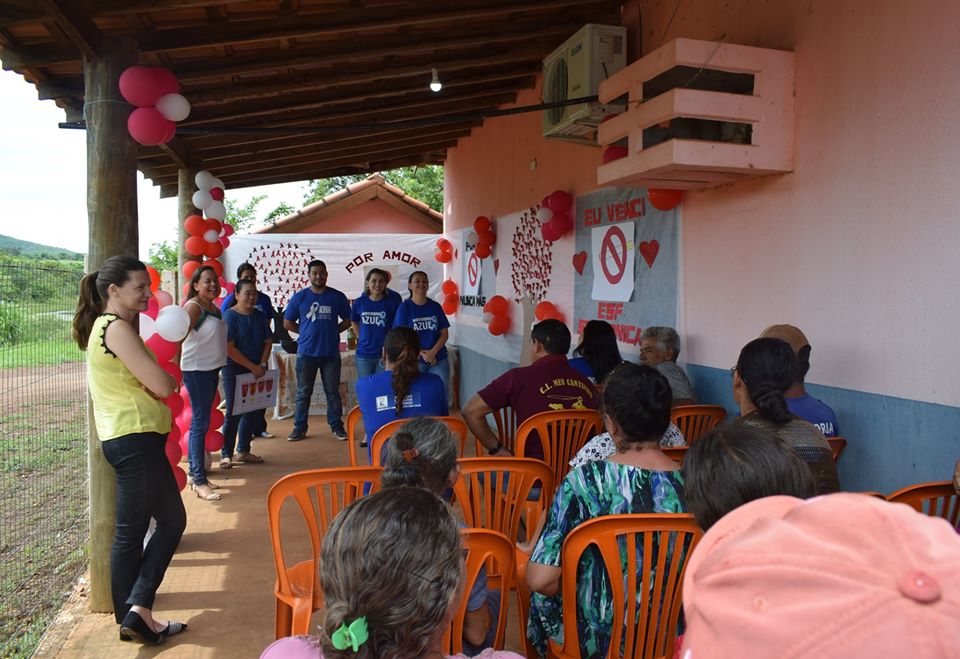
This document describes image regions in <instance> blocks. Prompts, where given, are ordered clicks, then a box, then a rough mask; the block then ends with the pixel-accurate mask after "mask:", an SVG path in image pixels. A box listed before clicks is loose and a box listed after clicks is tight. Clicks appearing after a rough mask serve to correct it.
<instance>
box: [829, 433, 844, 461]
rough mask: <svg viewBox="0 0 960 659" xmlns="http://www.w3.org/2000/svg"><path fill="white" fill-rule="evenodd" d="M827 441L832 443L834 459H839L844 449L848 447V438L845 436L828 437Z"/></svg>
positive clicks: (831, 449) (831, 448)
mask: <svg viewBox="0 0 960 659" xmlns="http://www.w3.org/2000/svg"><path fill="white" fill-rule="evenodd" d="M827 443H828V444H830V451H831V452H832V453H833V461H834V462H836V461H837V459H839V457H840V454H841V453H843V449H845V448H847V440H845V439H844V438H843V437H827Z"/></svg>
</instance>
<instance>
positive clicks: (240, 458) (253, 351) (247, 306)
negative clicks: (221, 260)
mask: <svg viewBox="0 0 960 659" xmlns="http://www.w3.org/2000/svg"><path fill="white" fill-rule="evenodd" d="M234 294H235V298H234V299H235V304H234V306H232V307H230V308H229V309H227V311H226V312H225V313H224V314H223V321H224V323H226V325H227V365H226V366H224V368H223V394H224V399H225V401H226V404H227V410H226V414H225V416H224V421H223V448H222V449H221V451H220V456H221V461H227V462H228V463H230V462H246V463H258V462H263V458H261V457H260V456H259V455H254V454H253V453H251V452H250V440H251V439H252V438H253V433H254V431H255V430H256V424H257V422H258V421H259V418H260V410H254V411H251V412H246V413H244V414H234V413H233V404H234V402H235V398H234V390H235V389H236V385H237V376H238V375H242V374H244V373H253V375H254V377H256V378H262V377H263V376H264V375H265V374H266V372H267V359H268V358H269V357H270V350H271V348H272V347H273V343H272V341H271V336H270V335H271V332H270V325H269V324H268V323H267V319H266V317H265V316H264V315H263V314H262V313H260V312H259V311H257V308H256V305H257V287H256V285H255V284H254V283H253V282H252V281H251V280H249V279H241V280H240V281H238V282H237V287H236V289H235V290H234ZM234 446H236V451H237V452H236V455H234Z"/></svg>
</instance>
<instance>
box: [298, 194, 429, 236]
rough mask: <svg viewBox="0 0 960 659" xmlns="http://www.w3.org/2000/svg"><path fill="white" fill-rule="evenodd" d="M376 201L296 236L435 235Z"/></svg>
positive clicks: (329, 219) (307, 229)
mask: <svg viewBox="0 0 960 659" xmlns="http://www.w3.org/2000/svg"><path fill="white" fill-rule="evenodd" d="M439 232H440V231H439V229H438V230H437V231H436V232H434V231H431V230H430V229H429V228H428V227H427V225H426V224H424V223H422V222H418V221H417V220H415V219H413V218H412V217H410V216H409V215H405V214H403V213H401V212H400V211H398V210H397V209H395V208H394V207H393V206H390V205H389V204H387V203H386V202H383V201H381V200H379V199H371V200H370V201H367V202H364V203H362V204H360V205H359V206H354V207H353V208H351V209H349V210H347V211H344V212H343V213H340V214H338V215H334V216H331V217H328V218H325V219H323V220H321V221H319V222H317V223H316V224H313V225H311V226H309V227H307V228H305V229H303V230H302V231H300V233H439Z"/></svg>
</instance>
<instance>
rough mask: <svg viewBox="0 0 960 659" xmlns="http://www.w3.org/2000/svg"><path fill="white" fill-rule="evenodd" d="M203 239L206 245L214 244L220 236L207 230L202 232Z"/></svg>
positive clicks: (211, 230)
mask: <svg viewBox="0 0 960 659" xmlns="http://www.w3.org/2000/svg"><path fill="white" fill-rule="evenodd" d="M203 239H204V240H206V241H207V242H208V243H215V242H217V241H218V240H220V234H218V233H217V232H216V231H214V230H213V229H207V230H206V231H204V232H203Z"/></svg>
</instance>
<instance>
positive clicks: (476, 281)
mask: <svg viewBox="0 0 960 659" xmlns="http://www.w3.org/2000/svg"><path fill="white" fill-rule="evenodd" d="M463 245H464V247H463V255H464V259H463V286H462V287H461V294H462V295H479V294H480V276H481V275H482V274H483V268H482V267H481V263H480V257H479V256H477V252H476V249H475V247H476V245H471V244H469V243H468V242H467V241H466V240H464V241H463Z"/></svg>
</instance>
